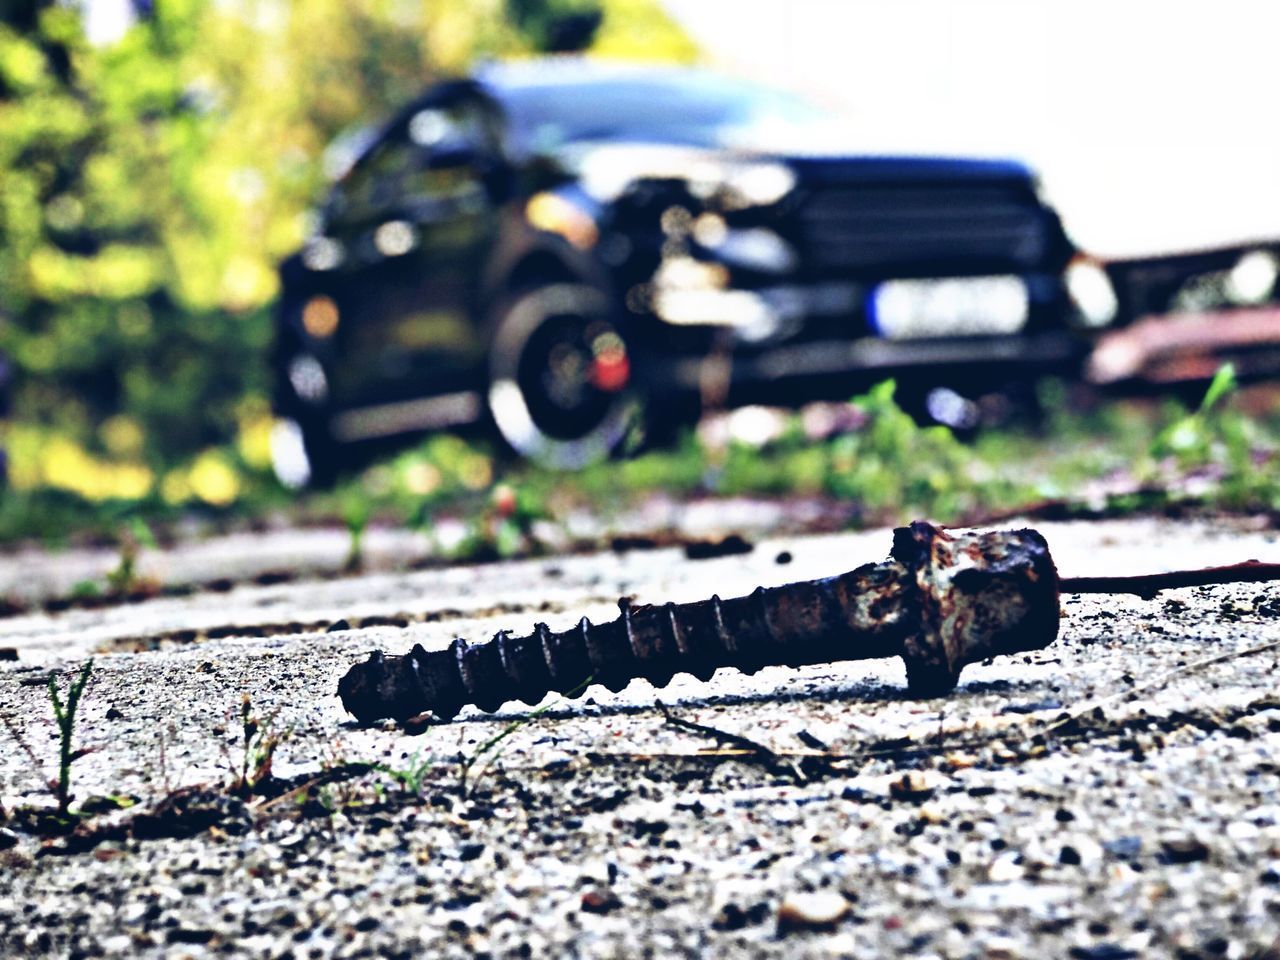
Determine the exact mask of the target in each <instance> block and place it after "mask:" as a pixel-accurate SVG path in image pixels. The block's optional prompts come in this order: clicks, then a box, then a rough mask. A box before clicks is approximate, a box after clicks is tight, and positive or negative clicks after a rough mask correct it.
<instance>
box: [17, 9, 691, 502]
mask: <svg viewBox="0 0 1280 960" xmlns="http://www.w3.org/2000/svg"><path fill="white" fill-rule="evenodd" d="M508 4H511V5H512V6H513V7H514V6H520V7H521V8H522V10H523V12H522V13H520V15H519V16H515V15H508V13H509V11H508ZM576 6H577V5H576V4H573V3H571V2H570V0H547V2H543V0H539V2H538V3H533V2H531V0H310V2H307V3H302V2H299V0H236V2H230V3H224V2H214V0H156V2H155V3H154V5H153V6H152V7H151V8H150V11H149V13H148V15H147V16H145V17H143V18H142V19H141V20H140V21H139V22H138V23H137V24H136V25H135V26H134V27H132V28H131V29H130V30H129V31H128V32H127V33H126V34H125V35H124V37H123V38H122V39H121V40H120V41H119V42H117V43H114V44H112V45H110V46H106V47H95V46H93V45H91V44H89V43H88V42H87V41H86V39H85V37H84V32H83V29H82V24H81V21H80V16H79V13H78V10H77V8H76V7H75V6H74V5H71V4H65V3H57V2H52V0H0V350H3V351H4V352H5V353H7V354H8V355H9V356H10V357H11V359H12V362H13V364H14V366H15V367H16V369H17V370H18V372H19V377H18V387H17V390H16V394H15V397H14V411H13V419H14V421H15V424H14V426H12V427H11V428H10V436H9V438H8V445H9V447H10V450H11V454H12V461H13V468H14V479H15V482H16V483H17V484H18V485H20V486H22V485H25V486H33V485H40V484H43V483H53V484H55V485H56V484H60V483H61V484H64V485H65V483H66V482H67V478H68V476H72V475H74V476H76V477H79V478H80V481H81V483H82V486H81V487H76V489H77V490H78V492H80V493H82V494H83V495H86V496H110V495H117V496H120V495H123V496H130V497H136V496H139V495H141V494H143V493H145V492H146V490H147V488H148V487H149V486H150V485H151V484H152V483H153V482H158V481H161V480H165V481H166V482H165V483H162V484H161V489H163V490H165V491H166V492H171V493H173V494H174V495H175V496H179V497H180V496H182V495H185V494H186V493H189V492H190V491H191V490H193V489H194V490H196V492H200V491H201V490H207V491H208V495H207V496H206V499H215V500H217V499H219V498H221V499H225V498H226V496H227V495H234V483H232V484H230V486H229V485H228V484H227V483H225V482H224V483H218V482H215V481H216V480H217V477H216V476H215V474H216V473H217V471H216V470H215V471H213V472H212V473H211V472H210V471H211V469H212V468H211V467H210V462H211V461H210V460H209V458H210V456H212V455H213V454H211V451H214V450H215V448H218V447H219V446H220V445H221V446H223V447H225V445H226V444H227V441H228V440H229V439H231V438H232V437H234V436H236V435H237V433H240V434H242V435H243V434H244V433H245V431H246V429H247V428H248V426H250V425H253V424H261V423H263V422H265V413H266V393H267V385H268V372H267V370H266V364H265V358H266V355H267V349H268V346H269V340H270V336H271V321H270V307H271V303H272V300H273V298H274V297H275V295H276V293H277V278H276V272H275V266H276V264H277V263H278V262H279V260H280V259H281V258H282V257H283V256H285V255H287V254H288V253H290V252H292V251H293V250H295V249H297V247H298V246H299V245H300V243H301V242H302V240H303V239H304V237H305V236H306V233H307V231H308V229H309V221H308V209H309V205H310V204H311V203H312V201H313V200H314V199H315V198H316V197H317V196H318V195H319V193H320V192H321V190H322V189H323V185H324V175H323V170H322V165H321V162H320V158H321V157H322V155H323V152H324V149H325V147H326V145H327V144H328V143H329V142H330V141H331V140H333V139H334V138H335V137H337V136H338V135H340V134H342V133H344V132H346V131H349V130H351V129H353V128H356V127H359V126H362V125H368V124H370V123H373V122H376V121H377V120H378V119H379V118H381V117H384V116H386V115H387V114H388V113H390V112H391V111H392V110H393V109H394V108H396V107H397V106H398V105H400V104H402V103H403V102H404V101H405V100H407V99H408V98H410V97H411V96H413V95H414V94H415V93H417V92H418V91H419V90H420V89H421V88H422V87H423V86H424V85H425V84H426V83H427V82H428V81H429V80H430V79H431V77H432V76H433V75H434V74H435V73H436V72H438V71H439V72H452V71H459V70H462V69H464V68H465V67H466V66H467V65H468V64H469V62H470V61H471V60H472V59H473V58H474V57H476V56H503V55H519V54H522V53H530V52H533V51H536V50H537V49H540V48H542V47H544V46H546V45H547V43H548V40H547V38H548V36H549V35H550V34H549V33H548V30H550V27H549V26H548V24H550V23H551V22H552V20H553V19H554V17H555V16H559V15H560V14H561V13H563V12H564V11H567V10H569V9H570V8H571V7H576ZM535 7H537V8H538V9H535ZM615 7H616V8H617V11H618V12H619V15H620V17H621V18H622V22H623V26H624V27H625V28H626V29H628V30H630V32H631V33H632V34H635V32H636V24H637V23H639V22H640V21H645V22H652V23H654V24H657V25H658V26H657V27H656V28H655V29H656V30H657V33H655V34H653V38H655V47H654V54H655V55H657V56H667V57H670V56H673V55H674V56H677V57H679V58H685V59H687V58H688V57H689V56H690V55H691V53H690V51H691V49H692V48H691V47H688V45H687V40H682V37H683V35H682V34H679V32H678V31H676V30H675V29H674V28H673V27H671V26H670V22H669V21H667V20H666V19H665V17H663V16H662V15H661V13H660V11H659V10H658V7H657V6H656V3H655V0H609V2H607V3H606V4H605V18H604V22H605V26H604V27H603V29H602V31H601V34H600V43H601V44H603V45H605V46H608V43H609V42H610V41H608V37H609V35H610V30H611V29H616V28H611V26H610V21H611V16H612V14H611V11H612V9H613V8H615ZM583 9H585V8H583ZM612 43H613V46H614V51H613V52H614V53H616V54H618V55H628V53H627V51H626V50H625V45H622V46H619V44H618V43H617V42H616V40H615V41H612ZM682 44H683V45H682ZM226 449H230V448H226ZM238 449H239V452H238V453H234V454H230V453H228V454H226V455H223V454H217V456H218V457H221V459H220V460H218V461H217V462H218V463H220V464H222V469H223V470H224V471H226V470H230V471H235V470H237V469H238V468H242V467H244V466H246V465H250V466H252V465H253V461H254V459H255V458H254V456H253V455H251V451H252V450H254V449H257V448H253V447H252V446H251V445H246V444H241V445H240V447H239V448H238ZM260 452H261V451H260V450H258V453H259V454H260ZM259 459H260V457H259ZM236 460H239V461H240V462H239V463H236V462H235V461H236ZM108 461H112V462H115V463H117V464H119V463H124V464H127V465H130V467H131V470H132V472H125V473H121V472H120V471H119V470H117V471H115V472H111V471H109V470H106V469H105V468H100V467H102V465H103V464H105V463H107V462H108ZM168 480H174V481H175V482H174V483H168V482H167V481H168ZM201 495H205V494H201Z"/></svg>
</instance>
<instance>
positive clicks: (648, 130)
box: [275, 59, 1080, 478]
mask: <svg viewBox="0 0 1280 960" xmlns="http://www.w3.org/2000/svg"><path fill="white" fill-rule="evenodd" d="M830 140H831V130H830V126H829V121H827V118H826V117H825V116H823V115H822V114H821V113H820V112H819V111H817V110H816V109H814V108H813V107H811V106H809V105H807V104H806V103H804V102H802V101H799V100H797V99H794V98H792V97H790V96H788V95H784V94H782V93H779V92H776V91H773V90H769V89H766V88H763V87H759V86H754V85H749V84H744V83H740V82H736V81H730V80H728V79H725V78H723V77H720V76H717V75H715V74H712V73H708V72H705V71H700V70H690V69H684V68H664V67H635V66H632V67H621V66H612V65H601V64H598V63H594V64H593V63H590V62H588V61H582V60H564V59H557V60H547V61H533V62H528V63H521V64H513V65H506V66H500V67H491V68H487V69H485V70H483V71H481V72H479V73H477V74H476V75H475V76H474V77H472V78H469V79H464V80H457V81H450V82H445V83H441V84H439V85H438V86H435V87H433V88H431V89H429V90H428V91H427V92H426V93H425V94H424V95H423V96H422V97H421V98H420V99H418V100H417V101H415V102H414V103H412V104H410V105H409V106H408V107H406V108H405V109H404V110H402V111H401V112H400V113H399V114H398V115H397V116H395V117H394V118H393V119H392V120H391V121H390V122H389V123H388V124H387V125H386V126H385V127H384V128H383V129H382V131H381V132H380V133H379V134H378V135H377V136H376V138H374V139H372V142H371V143H370V144H369V145H368V146H367V147H366V148H365V149H364V150H363V151H361V152H360V153H359V155H358V157H357V158H356V159H355V161H354V163H353V164H352V165H351V166H350V169H349V170H348V171H347V172H346V173H345V174H344V175H343V176H342V177H341V178H340V179H339V180H338V182H337V183H336V184H335V186H334V187H333V190H332V193H331V194H330V196H329V197H328V200H327V202H326V203H325V204H324V206H323V209H322V210H321V211H320V212H319V216H318V225H317V228H316V230H315V233H314V235H313V237H312V238H311V239H310V240H309V241H308V242H307V244H306V245H305V247H304V248H303V249H302V250H301V251H300V252H299V253H298V254H297V255H295V256H293V257H291V258H289V259H288V260H287V261H285V263H284V264H283V265H282V268H281V274H282V278H283V296H282V299H281V305H280V312H279V330H278V338H277V348H276V349H277V352H276V356H275V365H276V369H277V371H278V389H277V394H276V407H277V411H278V413H279V415H280V417H281V418H282V425H281V427H280V428H279V429H278V431H277V453H278V457H277V460H278V462H279V463H281V464H283V465H284V471H283V472H291V473H292V474H293V475H294V477H295V478H298V477H299V476H300V473H299V471H298V469H297V468H296V463H297V461H298V459H299V456H298V455H299V453H300V452H301V451H302V450H303V449H305V453H306V457H307V459H308V460H309V462H310V471H311V473H312V475H313V476H318V477H321V478H325V477H327V476H329V475H331V474H332V472H333V470H334V469H335V468H336V466H337V465H338V464H339V463H341V462H343V460H344V459H345V457H346V456H347V453H348V451H349V450H350V449H351V448H352V447H353V446H354V445H357V444H362V443H365V442H368V441H374V440H377V439H380V438H385V437H391V436H396V435H401V434H407V433H412V432H419V431H426V430H434V429H439V428H446V427H456V426H460V425H463V424H481V425H484V424H492V425H493V426H495V427H496V429H497V431H498V432H499V433H500V435H501V437H502V438H503V439H504V440H505V441H506V443H507V444H509V445H510V446H511V447H512V448H514V449H515V450H516V451H518V452H519V453H521V454H523V455H524V456H527V457H529V458H532V459H534V460H537V461H541V462H543V463H546V464H550V465H554V466H558V467H565V468H572V467H577V466H580V465H583V464H585V463H588V462H590V461H592V460H595V459H598V458H600V457H602V456H605V455H607V454H609V453H611V452H613V451H615V450H616V449H617V448H618V447H619V446H620V445H621V444H623V443H624V441H625V439H626V438H627V437H628V434H629V432H630V431H631V430H632V429H633V427H635V425H636V424H637V422H638V419H637V418H642V420H643V423H644V425H645V426H646V427H647V428H648V429H649V431H650V432H651V433H653V432H657V433H661V432H662V431H663V430H664V429H665V428H668V427H669V426H670V425H671V424H672V423H678V422H681V421H682V420H683V419H686V418H688V417H689V416H691V415H692V413H693V412H695V411H696V410H697V408H698V404H699V403H700V402H702V401H713V402H714V403H716V404H740V403H745V402H768V403H782V404H786V403H795V402H799V401H804V400H810V399H820V398H832V399H846V398H848V397H849V396H850V395H851V394H852V393H853V392H854V391H856V390H858V389H860V388H861V387H864V386H866V385H867V384H869V383H871V382H874V381H877V380H880V379H883V378H885V377H887V376H890V375H897V376H898V377H899V379H900V383H902V384H904V385H905V386H907V387H909V388H912V389H914V388H915V387H919V386H925V385H947V386H951V387H953V388H955V389H957V390H964V389H966V388H975V389H977V388H982V387H985V386H987V385H991V384H995V383H998V382H1002V381H1003V380H1005V379H1010V378H1025V377H1029V376H1032V375H1034V374H1035V373H1036V372H1039V371H1044V370H1051V369H1062V368H1064V367H1066V366H1068V365H1073V364H1076V363H1078V361H1079V359H1080V343H1079V341H1078V340H1077V338H1076V337H1075V336H1074V335H1073V332H1072V331H1071V330H1070V329H1068V323H1067V317H1068V316H1069V315H1070V312H1071V311H1070V307H1069V303H1068V299H1067V295H1066V291H1065V286H1064V282H1063V271H1064V269H1065V267H1066V265H1067V263H1068V261H1069V260H1070V257H1071V255H1072V250H1071V248H1070V244H1069V242H1068V241H1067V239H1066V237H1065V235H1064V233H1063V231H1062V228H1061V225H1060V223H1059V220H1058V217H1057V216H1056V214H1055V213H1054V212H1053V211H1052V210H1051V209H1049V208H1048V207H1046V206H1045V205H1044V204H1043V203H1042V202H1041V200H1040V199H1039V197H1038V194H1037V186H1036V182H1035V179H1034V177H1033V176H1032V174H1031V173H1030V172H1029V171H1028V170H1027V169H1025V168H1024V167H1023V166H1021V165H1019V164H1016V163H1012V162H1002V161H982V160H967V159H964V160H961V159H937V158H918V157H900V158H899V157H884V156H868V155H859V154H857V153H850V152H848V151H847V149H846V150H834V149H832V148H831V147H830V146H829V142H830ZM289 463H293V464H295V466H294V467H292V468H290V467H289V466H288V465H289ZM305 472H306V471H305V470H304V471H301V473H305Z"/></svg>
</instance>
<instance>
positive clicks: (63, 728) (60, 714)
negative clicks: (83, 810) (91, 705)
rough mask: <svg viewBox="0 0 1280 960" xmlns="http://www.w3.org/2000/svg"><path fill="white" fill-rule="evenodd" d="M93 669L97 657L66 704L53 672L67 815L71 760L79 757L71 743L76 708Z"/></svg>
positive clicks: (62, 809) (62, 810)
mask: <svg viewBox="0 0 1280 960" xmlns="http://www.w3.org/2000/svg"><path fill="white" fill-rule="evenodd" d="M92 672H93V660H86V661H85V663H84V666H83V667H81V668H80V673H79V675H77V676H76V677H75V679H73V680H72V681H71V684H70V686H69V687H68V688H67V699H66V703H63V701H62V697H61V696H60V695H59V693H58V678H57V676H56V675H55V674H52V673H51V674H49V684H48V686H49V703H50V705H51V706H52V707H53V717H54V719H55V720H56V721H57V722H58V787H57V795H58V814H59V816H63V817H65V816H66V815H67V808H68V807H69V806H70V804H71V763H72V761H74V760H75V759H76V758H75V755H74V754H73V753H72V750H71V742H72V738H73V737H74V735H75V729H76V711H77V710H78V709H79V707H80V695H81V694H82V693H83V692H84V687H85V684H86V683H88V682H89V674H91V673H92Z"/></svg>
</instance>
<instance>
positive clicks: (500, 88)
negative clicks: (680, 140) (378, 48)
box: [473, 56, 729, 99]
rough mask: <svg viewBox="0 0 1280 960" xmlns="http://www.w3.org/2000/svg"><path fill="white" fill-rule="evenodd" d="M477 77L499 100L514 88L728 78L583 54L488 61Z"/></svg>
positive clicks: (676, 82)
mask: <svg viewBox="0 0 1280 960" xmlns="http://www.w3.org/2000/svg"><path fill="white" fill-rule="evenodd" d="M473 78H474V80H475V81H476V83H478V84H479V85H480V86H482V87H484V88H485V89H486V90H488V91H489V92H490V93H491V95H493V96H495V97H496V98H498V99H502V98H503V94H504V93H507V92H510V91H519V90H522V89H529V88H532V87H537V88H546V87H566V88H567V87H578V88H581V87H589V86H597V85H610V84H615V83H620V82H622V83H648V84H670V85H672V86H676V85H686V84H689V83H699V82H708V81H711V82H717V81H718V82H722V83H723V82H727V81H728V80H729V78H728V77H726V76H724V75H722V74H719V73H716V72H715V71H713V70H708V69H706V68H704V67H690V66H681V65H677V64H664V63H645V62H635V61H616V60H597V59H591V58H587V57H580V56H555V57H539V58H535V59H529V60H510V61H503V62H494V63H489V64H485V65H483V66H481V67H479V68H477V69H476V71H475V72H474V74H473Z"/></svg>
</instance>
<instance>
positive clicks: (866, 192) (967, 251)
mask: <svg viewBox="0 0 1280 960" xmlns="http://www.w3.org/2000/svg"><path fill="white" fill-rule="evenodd" d="M797 213H798V219H799V223H800V230H801V234H802V236H803V237H804V243H805V247H806V249H807V251H808V259H809V262H810V264H811V265H812V266H813V267H815V268H817V269H820V270H822V269H828V270H829V269H843V270H851V271H860V270H867V271H872V272H881V271H883V270H886V269H890V270H893V269H898V270H905V271H906V272H909V273H914V272H919V271H924V272H928V271H929V268H930V267H931V266H933V265H938V266H941V265H944V264H945V265H946V266H947V268H948V269H954V268H955V267H956V266H958V265H963V264H970V265H972V266H973V268H974V269H992V268H1000V269H1011V268H1023V269H1030V268H1033V267H1035V266H1036V265H1037V264H1038V263H1039V262H1040V261H1041V260H1042V259H1043V258H1044V257H1045V255H1046V253H1047V251H1048V244H1049V237H1048V231H1047V224H1046V217H1045V216H1044V214H1043V212H1042V210H1041V208H1040V207H1039V205H1038V204H1036V203H1035V201H1034V198H1033V197H1031V196H1030V195H1029V194H1028V191H1027V190H1026V188H1025V186H1023V187H1021V189H1019V188H1018V187H1017V186H1004V185H996V184H991V185H988V184H981V185H975V184H956V185H951V184H948V185H929V186H923V185H879V184H872V185H859V186H852V185H830V186H818V187H814V188H811V189H810V190H809V191H808V192H807V194H806V195H805V196H804V198H803V200H802V201H801V204H800V206H799V209H798V211H797Z"/></svg>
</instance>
